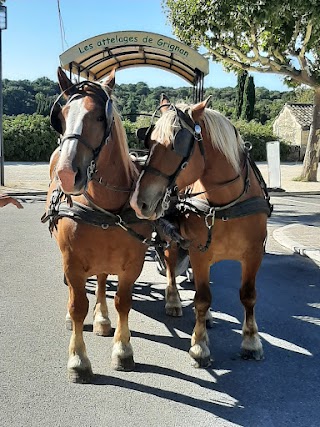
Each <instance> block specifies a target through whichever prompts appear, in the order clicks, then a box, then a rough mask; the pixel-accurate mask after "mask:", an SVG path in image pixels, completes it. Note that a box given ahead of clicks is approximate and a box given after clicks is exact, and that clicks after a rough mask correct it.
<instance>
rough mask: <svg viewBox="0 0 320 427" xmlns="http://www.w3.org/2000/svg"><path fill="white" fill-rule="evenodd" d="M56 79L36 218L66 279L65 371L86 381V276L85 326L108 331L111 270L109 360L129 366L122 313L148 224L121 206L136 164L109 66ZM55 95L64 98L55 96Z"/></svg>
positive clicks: (144, 245) (126, 307)
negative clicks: (46, 184)
mask: <svg viewBox="0 0 320 427" xmlns="http://www.w3.org/2000/svg"><path fill="white" fill-rule="evenodd" d="M58 80H59V85H60V88H61V95H60V96H59V97H58V99H57V100H56V102H55V103H54V106H53V108H52V111H51V124H52V126H53V127H54V129H55V130H56V131H57V132H58V133H59V134H60V135H61V136H60V147H58V149H57V150H55V152H54V153H53V154H52V156H51V160H50V175H51V184H50V188H49V192H48V196H47V206H46V213H45V215H44V217H43V218H42V221H43V222H45V221H46V220H50V229H51V231H52V233H53V235H54V237H55V239H56V241H57V243H58V246H59V248H60V251H61V254H62V259H63V270H64V275H65V281H66V283H67V284H68V287H69V301H68V311H69V314H70V317H71V320H72V326H73V327H72V335H71V339H70V345H69V359H68V365H67V369H68V374H69V379H70V380H71V381H73V382H89V381H91V379H92V375H93V374H92V369H91V364H90V360H89V358H88V355H87V352H86V347H85V343H84V339H83V322H84V319H85V317H86V315H87V312H88V306H89V302H88V299H87V295H86V289H85V285H86V281H87V279H88V278H89V277H90V276H93V275H96V276H97V279H98V287H97V291H96V296H97V301H96V305H95V309H94V322H93V332H94V333H96V334H98V335H109V334H110V332H111V325H110V320H109V317H108V308H107V304H106V278H107V275H108V274H116V275H117V276H118V287H117V292H116V295H115V300H114V302H115V307H116V310H117V312H118V320H117V326H116V330H115V333H114V345H113V350H112V366H113V367H114V368H115V369H119V370H131V369H133V367H134V360H133V350H132V346H131V344H130V330H129V326H128V315H129V311H130V308H131V305H132V287H133V284H134V282H135V280H136V279H137V278H138V276H139V275H140V273H141V270H142V267H143V263H144V257H145V252H146V249H147V247H148V239H149V238H150V236H151V232H152V226H151V223H150V222H149V221H140V220H138V219H137V217H136V215H135V212H134V211H133V210H132V209H131V208H130V206H129V195H130V192H131V191H132V187H133V184H134V182H135V181H136V179H137V176H138V170H137V168H136V166H135V164H134V163H133V161H132V159H131V157H130V155H129V150H128V145H127V139H126V134H125V130H124V127H123V125H122V123H121V119H120V116H119V114H118V112H117V111H116V109H115V107H114V103H113V97H112V89H113V87H114V84H115V73H114V71H113V72H112V73H111V74H110V75H109V76H108V78H107V79H106V81H105V82H104V84H98V83H96V82H90V81H83V82H81V83H77V84H73V83H72V82H71V81H70V80H69V79H68V77H67V76H66V74H65V73H64V72H63V71H62V69H61V68H59V69H58ZM62 98H65V100H66V103H65V105H64V106H61V105H60V103H59V102H60V101H61V99H62Z"/></svg>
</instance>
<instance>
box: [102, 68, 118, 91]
mask: <svg viewBox="0 0 320 427" xmlns="http://www.w3.org/2000/svg"><path fill="white" fill-rule="evenodd" d="M115 76H116V69H115V68H113V70H112V71H111V73H110V74H108V76H107V78H106V79H105V80H104V82H103V83H102V86H103V87H104V88H105V89H106V91H107V92H108V94H109V95H111V92H112V91H113V88H114V86H115V84H116V77H115Z"/></svg>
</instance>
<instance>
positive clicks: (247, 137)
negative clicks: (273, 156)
mask: <svg viewBox="0 0 320 427" xmlns="http://www.w3.org/2000/svg"><path fill="white" fill-rule="evenodd" d="M234 125H235V127H236V128H237V129H238V131H239V132H240V134H241V136H242V139H243V140H244V141H246V142H247V141H248V142H251V144H252V151H251V154H252V158H253V159H254V160H255V161H260V162H261V161H266V160H267V147H266V144H267V142H269V141H275V140H279V138H278V137H275V136H274V135H273V131H272V126H271V125H262V124H261V123H257V122H255V121H254V120H252V121H251V122H249V123H248V122H245V121H243V120H239V121H237V122H234ZM289 152H290V145H289V144H287V143H285V142H284V141H281V140H280V159H281V160H282V161H286V160H287V158H288V156H289Z"/></svg>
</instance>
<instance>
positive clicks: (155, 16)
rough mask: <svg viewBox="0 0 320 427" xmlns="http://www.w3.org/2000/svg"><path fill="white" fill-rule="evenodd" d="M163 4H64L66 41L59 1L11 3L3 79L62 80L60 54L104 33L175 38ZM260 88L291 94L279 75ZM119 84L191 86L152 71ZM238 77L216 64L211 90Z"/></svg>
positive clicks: (125, 75)
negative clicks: (133, 32)
mask: <svg viewBox="0 0 320 427" xmlns="http://www.w3.org/2000/svg"><path fill="white" fill-rule="evenodd" d="M161 3H162V2H161V0H60V9H61V15H62V18H63V23H64V29H65V40H62V38H61V32H60V25H59V15H58V6H57V4H58V1H57V0H7V1H6V3H5V4H6V6H7V13H8V28H7V30H5V31H3V32H2V75H3V78H8V79H11V80H20V79H28V80H35V79H37V78H38V77H43V76H46V77H49V78H50V79H52V80H55V81H56V80H57V78H56V70H57V67H58V65H59V55H60V54H61V53H62V52H63V51H64V50H67V49H68V48H70V47H72V46H73V45H75V44H77V43H79V42H81V41H83V40H85V39H88V38H90V37H94V36H96V35H99V34H103V33H108V32H113V31H124V30H136V31H150V32H154V33H159V34H162V35H165V36H168V37H173V38H175V37H174V35H173V33H172V29H171V26H170V25H169V24H168V23H167V18H166V16H165V13H164V11H163V9H162V7H161ZM253 75H254V81H255V85H256V86H264V87H266V88H268V89H270V90H281V91H282V90H288V89H287V87H286V86H285V85H284V84H283V83H282V78H281V77H280V76H277V75H276V74H267V75H266V74H262V73H254V74H253ZM116 80H117V83H120V84H121V83H137V82H139V81H144V82H146V83H147V84H148V85H149V86H150V87H156V86H160V85H164V86H172V87H179V86H186V85H187V83H186V82H185V81H184V80H182V79H180V78H179V77H177V76H175V75H174V74H172V73H168V72H165V71H161V70H159V69H155V68H150V67H143V68H142V67H139V68H136V69H135V68H129V69H127V70H121V71H119V72H118V73H117V77H116ZM236 80H237V79H236V76H235V74H233V73H227V72H225V71H223V68H222V66H221V65H220V64H217V63H213V62H211V61H210V73H209V75H208V76H207V77H206V78H205V81H204V85H205V87H209V86H212V87H226V86H232V87H234V86H235V85H236Z"/></svg>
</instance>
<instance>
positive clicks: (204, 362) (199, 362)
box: [192, 356, 212, 369]
mask: <svg viewBox="0 0 320 427" xmlns="http://www.w3.org/2000/svg"><path fill="white" fill-rule="evenodd" d="M192 358H193V360H194V364H193V366H194V367H195V368H201V369H205V368H209V366H211V362H212V360H211V357H210V356H207V357H205V358H204V359H199V358H198V359H196V358H194V357H192Z"/></svg>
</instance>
